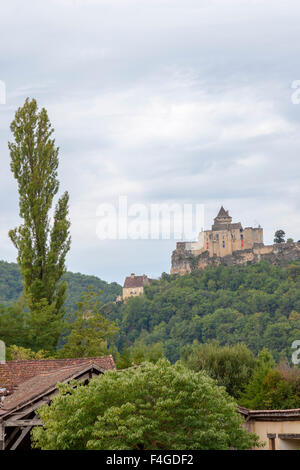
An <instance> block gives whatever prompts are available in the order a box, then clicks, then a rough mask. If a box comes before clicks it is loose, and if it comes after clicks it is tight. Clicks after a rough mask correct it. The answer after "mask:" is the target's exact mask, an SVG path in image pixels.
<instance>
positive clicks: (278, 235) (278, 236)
mask: <svg viewBox="0 0 300 470" xmlns="http://www.w3.org/2000/svg"><path fill="white" fill-rule="evenodd" d="M284 237H285V232H284V230H276V232H275V235H274V243H284Z"/></svg>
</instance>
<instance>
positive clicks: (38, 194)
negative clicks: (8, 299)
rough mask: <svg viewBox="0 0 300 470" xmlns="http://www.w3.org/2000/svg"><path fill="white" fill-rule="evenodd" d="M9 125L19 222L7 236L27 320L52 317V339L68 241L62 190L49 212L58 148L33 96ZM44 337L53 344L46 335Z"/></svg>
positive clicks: (60, 309) (58, 315)
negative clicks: (16, 265)
mask: <svg viewBox="0 0 300 470" xmlns="http://www.w3.org/2000/svg"><path fill="white" fill-rule="evenodd" d="M10 129H11V131H12V133H13V136H14V142H9V143H8V147H9V150H10V156H11V171H12V173H13V175H14V177H15V179H16V180H17V182H18V190H19V208H20V217H21V218H22V219H23V223H22V225H20V226H19V227H17V228H15V229H14V230H10V232H9V237H10V238H11V240H12V242H13V244H14V245H15V247H16V248H17V250H18V258H17V259H18V263H19V265H20V269H21V272H22V275H23V277H24V296H25V298H26V301H27V303H28V306H29V309H30V312H31V314H32V318H34V319H35V320H34V322H35V323H36V324H37V322H38V318H39V311H40V312H41V315H42V312H44V313H45V312H47V313H46V317H44V318H43V320H42V319H41V320H42V322H41V326H42V325H43V326H44V327H45V326H46V324H47V323H48V322H49V321H51V320H53V321H54V323H55V321H56V326H55V331H56V335H55V336H56V340H57V339H58V338H57V336H58V335H59V328H58V327H57V326H58V324H57V321H58V319H59V318H61V316H62V314H63V304H64V301H65V296H66V289H67V284H66V282H64V281H62V276H63V274H64V273H65V271H66V268H65V258H66V254H67V252H68V251H69V249H70V242H71V239H70V232H69V229H70V221H69V219H68V202H69V195H68V193H67V192H65V193H64V194H63V195H62V196H61V197H60V199H59V200H58V202H57V205H56V207H55V209H54V213H52V212H51V210H52V207H53V199H54V197H55V195H56V194H57V192H58V189H59V181H58V178H57V168H58V151H59V149H58V147H56V146H55V140H54V138H53V132H54V129H53V127H52V125H51V123H50V121H49V118H48V114H47V111H46V109H44V108H42V109H41V110H39V109H38V106H37V102H36V100H35V99H32V100H30V99H29V98H27V99H26V101H25V104H24V106H23V107H20V108H19V109H18V110H17V112H16V114H15V119H14V120H13V122H12V123H11V126H10ZM51 214H52V216H53V220H52V221H51ZM53 326H54V325H53ZM47 341H50V343H51V341H52V342H53V341H54V342H55V340H54V339H52V340H49V338H48V339H47ZM46 346H47V345H46ZM49 346H50V345H49ZM52 346H54V344H53V345H52Z"/></svg>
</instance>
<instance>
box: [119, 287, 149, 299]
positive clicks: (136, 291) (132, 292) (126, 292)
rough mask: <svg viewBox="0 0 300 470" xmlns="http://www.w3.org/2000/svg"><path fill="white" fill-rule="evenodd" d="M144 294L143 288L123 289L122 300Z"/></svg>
mask: <svg viewBox="0 0 300 470" xmlns="http://www.w3.org/2000/svg"><path fill="white" fill-rule="evenodd" d="M143 293H144V288H143V287H128V288H125V287H123V300H125V299H128V297H137V296H139V295H142V294H143Z"/></svg>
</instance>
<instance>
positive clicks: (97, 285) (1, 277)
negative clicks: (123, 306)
mask: <svg viewBox="0 0 300 470" xmlns="http://www.w3.org/2000/svg"><path fill="white" fill-rule="evenodd" d="M64 278H65V279H66V281H67V283H68V287H69V288H68V298H67V301H66V307H67V308H73V307H75V306H76V302H78V300H79V298H80V295H81V293H82V292H83V291H86V290H87V288H88V286H92V287H93V288H94V289H95V290H99V289H101V290H102V292H103V294H102V301H103V302H104V303H107V302H111V301H113V300H115V298H116V297H117V295H120V294H121V293H122V287H121V286H120V285H119V284H117V283H116V282H111V283H108V282H106V281H102V280H101V279H99V278H98V277H96V276H87V275H85V274H80V273H71V272H67V273H66V274H65V276H64ZM22 290H23V286H22V275H21V273H20V269H19V266H18V265H17V264H16V263H7V262H6V261H0V304H4V305H7V304H10V303H12V302H15V301H16V300H17V299H18V297H19V296H20V295H21V293H22Z"/></svg>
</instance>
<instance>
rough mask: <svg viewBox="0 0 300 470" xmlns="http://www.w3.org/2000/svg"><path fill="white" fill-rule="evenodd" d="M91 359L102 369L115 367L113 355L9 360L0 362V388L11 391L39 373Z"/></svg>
mask: <svg viewBox="0 0 300 470" xmlns="http://www.w3.org/2000/svg"><path fill="white" fill-rule="evenodd" d="M91 361H92V362H93V363H95V364H96V365H97V366H98V367H100V368H101V369H104V370H109V369H115V368H116V366H115V363H114V360H113V357H112V356H111V355H110V356H102V357H86V358H82V357H79V358H75V359H39V360H31V361H9V362H6V363H5V364H0V388H6V389H7V390H8V392H9V393H12V392H13V391H14V390H15V389H16V387H17V386H18V385H19V384H21V383H22V382H25V381H26V380H28V379H30V378H31V377H34V376H36V375H39V374H43V373H45V372H50V371H53V370H57V369H61V368H63V367H71V366H77V365H80V366H81V367H82V365H84V364H90V363H91Z"/></svg>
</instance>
